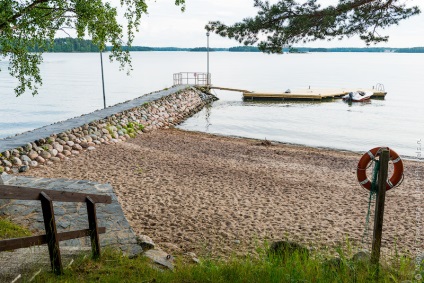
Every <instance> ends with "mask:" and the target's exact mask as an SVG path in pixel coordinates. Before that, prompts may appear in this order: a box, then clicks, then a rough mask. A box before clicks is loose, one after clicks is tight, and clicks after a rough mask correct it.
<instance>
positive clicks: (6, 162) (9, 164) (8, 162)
mask: <svg viewBox="0 0 424 283" xmlns="http://www.w3.org/2000/svg"><path fill="white" fill-rule="evenodd" d="M2 162H3V165H4V166H6V167H12V163H11V162H10V161H9V160H3V161H2Z"/></svg>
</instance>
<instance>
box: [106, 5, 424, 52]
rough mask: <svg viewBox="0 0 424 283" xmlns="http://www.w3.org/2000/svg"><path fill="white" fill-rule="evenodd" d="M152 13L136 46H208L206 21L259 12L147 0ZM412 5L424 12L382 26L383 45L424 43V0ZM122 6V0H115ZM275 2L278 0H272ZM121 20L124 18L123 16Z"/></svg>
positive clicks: (213, 40)
mask: <svg viewBox="0 0 424 283" xmlns="http://www.w3.org/2000/svg"><path fill="white" fill-rule="evenodd" d="M146 1H147V3H148V5H149V14H148V15H144V16H143V19H142V23H141V27H140V31H139V32H138V33H137V34H136V37H135V40H134V43H133V45H134V46H152V47H167V46H175V47H200V46H206V31H205V29H204V27H205V25H206V24H207V23H208V22H209V21H212V20H213V21H215V20H219V21H221V22H223V23H225V24H232V23H235V22H238V21H241V20H242V19H243V18H245V17H251V16H254V15H256V12H257V9H256V8H254V7H253V2H254V1H253V0H186V11H185V12H181V10H180V8H179V7H177V6H175V5H174V0H156V1H154V0H146ZM403 1H404V2H406V3H407V4H408V6H409V5H418V6H419V7H420V8H421V10H422V13H421V14H420V15H418V16H414V17H411V18H409V19H407V20H404V21H401V22H400V24H399V26H392V27H389V28H387V29H385V30H382V32H381V33H380V34H384V35H389V36H390V39H389V42H388V43H381V44H378V45H375V46H379V47H416V46H424V0H403ZM111 2H112V3H113V4H114V5H116V6H118V3H119V1H118V0H112V1H111ZM270 2H271V3H275V2H277V0H271V1H270ZM337 2H338V1H337V0H318V3H320V4H321V5H322V6H328V5H331V4H336V3H337ZM121 23H124V20H123V19H121ZM238 45H240V44H239V43H238V42H237V41H236V40H230V39H226V38H222V37H220V36H219V35H216V34H211V36H210V46H211V47H212V48H213V47H231V46H238ZM296 46H310V47H366V45H365V43H364V42H363V41H361V40H360V39H359V38H358V37H353V38H350V39H344V40H342V41H339V40H332V41H330V42H328V41H316V42H309V43H306V44H297V45H296Z"/></svg>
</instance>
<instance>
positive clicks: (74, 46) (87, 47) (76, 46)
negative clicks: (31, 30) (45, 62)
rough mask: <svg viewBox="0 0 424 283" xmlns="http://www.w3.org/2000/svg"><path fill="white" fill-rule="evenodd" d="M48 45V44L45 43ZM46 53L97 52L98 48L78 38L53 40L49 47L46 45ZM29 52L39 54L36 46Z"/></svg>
mask: <svg viewBox="0 0 424 283" xmlns="http://www.w3.org/2000/svg"><path fill="white" fill-rule="evenodd" d="M47 44H48V42H47ZM48 46H49V47H48V49H47V50H46V52H99V47H98V46H96V45H94V44H93V42H92V41H91V40H84V39H79V38H71V37H67V38H55V39H54V41H53V43H52V44H51V45H48ZM106 49H107V48H106ZM29 51H30V52H39V51H42V50H39V48H38V46H36V47H35V48H30V49H29Z"/></svg>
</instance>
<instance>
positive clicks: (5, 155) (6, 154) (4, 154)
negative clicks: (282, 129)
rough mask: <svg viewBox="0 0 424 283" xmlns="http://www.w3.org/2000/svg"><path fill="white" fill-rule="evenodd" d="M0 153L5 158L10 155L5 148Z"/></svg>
mask: <svg viewBox="0 0 424 283" xmlns="http://www.w3.org/2000/svg"><path fill="white" fill-rule="evenodd" d="M1 155H3V156H4V157H5V158H9V157H10V151H8V150H6V151H5V152H3V153H2V154H1Z"/></svg>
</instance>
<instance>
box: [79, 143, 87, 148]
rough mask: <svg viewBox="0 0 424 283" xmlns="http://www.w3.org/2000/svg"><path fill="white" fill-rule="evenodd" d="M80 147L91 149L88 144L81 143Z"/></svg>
mask: <svg viewBox="0 0 424 283" xmlns="http://www.w3.org/2000/svg"><path fill="white" fill-rule="evenodd" d="M80 146H81V147H82V148H88V147H89V145H88V142H81V143H80Z"/></svg>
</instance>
